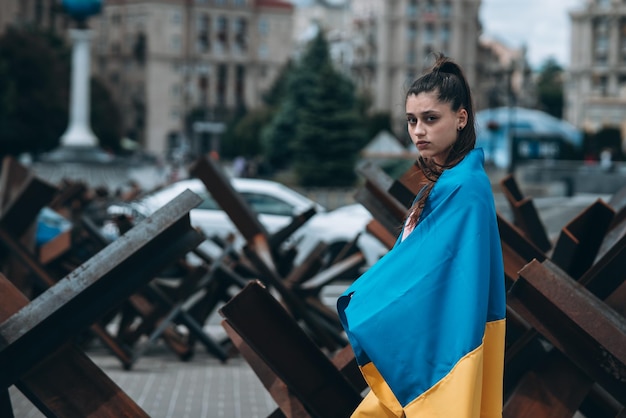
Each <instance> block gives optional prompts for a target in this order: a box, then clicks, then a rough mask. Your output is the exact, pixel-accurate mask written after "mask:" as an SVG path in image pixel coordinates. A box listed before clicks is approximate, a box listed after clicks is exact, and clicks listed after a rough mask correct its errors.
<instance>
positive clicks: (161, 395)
mask: <svg viewBox="0 0 626 418" xmlns="http://www.w3.org/2000/svg"><path fill="white" fill-rule="evenodd" d="M87 354H88V355H89V357H91V359H92V360H93V361H94V362H95V363H96V364H97V365H98V366H100V368H101V369H102V370H103V371H104V372H105V373H106V374H108V375H109V377H110V378H111V379H112V380H113V381H114V382H115V383H117V384H118V385H119V386H120V387H121V388H122V390H124V392H126V394H128V396H130V397H131V398H132V399H133V400H134V401H135V402H137V404H138V405H139V406H141V407H142V408H143V409H144V410H145V411H146V412H147V413H148V414H149V415H150V416H151V417H152V418H220V417H225V418H256V417H258V418H261V417H267V416H268V415H269V414H270V413H271V412H272V411H273V410H274V409H275V408H276V404H275V403H274V401H273V400H272V398H271V397H270V396H269V394H268V393H267V391H266V390H265V388H264V387H263V385H262V384H261V382H260V381H259V379H258V378H257V376H256V375H255V374H254V372H253V371H252V369H250V367H249V366H248V364H247V363H246V362H245V360H243V359H242V358H240V357H236V358H231V359H229V360H228V362H226V363H221V362H220V361H219V360H217V359H215V358H214V357H211V356H210V355H209V354H207V353H206V352H204V351H203V350H201V349H198V351H197V353H196V355H195V356H194V358H193V359H191V360H190V361H188V362H182V361H180V360H179V359H178V358H177V357H176V356H175V355H174V354H172V352H171V351H168V350H167V349H165V348H161V347H154V348H152V349H151V351H150V352H148V353H146V355H145V356H143V357H142V358H141V359H140V360H139V362H138V363H137V364H136V365H135V366H134V367H133V369H131V370H130V371H125V370H123V369H122V367H121V365H120V363H119V361H118V360H117V359H116V358H115V357H113V356H112V355H110V354H109V353H107V352H106V351H104V349H94V350H90V351H87ZM9 393H10V395H11V402H12V404H13V411H14V414H15V418H39V417H44V415H43V414H42V413H41V412H39V410H37V408H36V407H35V406H33V405H32V404H31V403H30V401H29V400H28V399H26V398H25V397H24V396H23V395H22V394H21V392H19V391H18V390H17V389H16V388H15V387H14V386H12V387H11V388H10V389H9Z"/></svg>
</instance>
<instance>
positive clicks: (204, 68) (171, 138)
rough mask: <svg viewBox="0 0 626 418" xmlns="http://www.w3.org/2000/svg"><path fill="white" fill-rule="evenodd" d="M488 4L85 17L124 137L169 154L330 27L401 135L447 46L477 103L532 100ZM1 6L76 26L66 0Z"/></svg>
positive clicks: (191, 0)
mask: <svg viewBox="0 0 626 418" xmlns="http://www.w3.org/2000/svg"><path fill="white" fill-rule="evenodd" d="M480 5H481V1H480V0H333V1H322V0H292V1H291V2H288V1H280V0H107V1H106V2H104V5H103V8H102V11H101V13H100V14H99V15H97V16H94V17H92V18H90V19H89V21H88V23H89V27H90V28H91V29H92V31H93V39H92V45H91V51H92V57H93V62H92V66H91V69H92V73H93V74H94V75H96V76H98V77H99V78H100V79H101V80H102V81H103V82H104V83H105V84H106V85H107V86H108V87H109V90H110V91H111V93H112V94H113V96H114V98H115V100H116V102H117V103H118V105H119V106H120V109H121V113H122V115H123V123H124V133H125V135H126V136H127V137H128V138H130V139H133V140H136V141H137V142H138V143H139V144H141V146H142V148H143V149H145V150H147V151H149V152H151V153H154V154H157V155H161V156H172V155H173V154H176V153H179V152H183V153H185V152H190V153H192V154H202V153H206V152H209V151H211V150H215V149H216V148H219V144H218V141H217V140H216V138H217V137H218V136H219V132H220V131H221V130H222V129H223V127H224V122H226V121H227V120H228V119H229V117H230V116H231V115H232V114H233V113H234V112H237V110H238V109H240V108H242V107H245V108H247V109H254V108H256V107H259V106H261V105H262V99H261V97H262V94H263V93H264V92H265V91H267V89H268V88H269V87H270V86H271V84H272V82H273V81H274V80H275V78H276V76H277V75H278V74H279V72H280V70H281V69H282V67H283V66H284V65H285V64H286V63H287V61H288V60H289V59H290V58H292V57H297V56H298V54H299V52H301V51H302V49H303V48H304V47H305V45H306V43H307V42H308V40H310V39H311V38H312V37H313V36H315V34H316V33H317V30H324V31H325V33H326V34H327V38H328V40H329V45H330V48H331V51H330V52H331V56H332V58H333V60H334V62H335V63H336V65H337V67H338V68H339V69H340V70H341V71H343V72H344V73H345V74H346V75H348V76H349V77H351V78H352V79H353V80H354V81H355V85H356V87H357V88H358V89H359V91H360V92H361V93H363V94H364V95H366V96H367V97H368V98H369V100H370V103H371V110H372V111H374V112H389V113H390V114H391V115H392V118H393V122H394V131H395V132H400V133H403V132H405V131H406V129H405V120H404V116H403V115H404V92H405V90H406V88H407V87H408V86H409V84H410V83H411V82H412V81H413V80H414V79H415V78H416V77H417V76H419V75H420V74H421V73H422V72H423V71H424V70H425V69H427V68H428V67H429V66H430V65H431V64H432V58H433V55H432V53H433V52H439V51H441V52H444V53H445V54H446V55H448V56H450V57H452V58H453V59H454V60H455V61H457V62H458V63H459V64H460V65H461V66H462V67H463V68H464V70H465V72H466V76H467V78H468V80H469V82H470V85H471V86H472V89H473V93H474V99H475V102H476V110H480V109H482V108H485V107H489V106H490V105H493V104H494V98H498V100H500V101H501V102H502V103H499V104H504V103H505V102H503V100H506V99H507V97H508V96H507V95H508V94H509V92H510V91H517V92H518V94H517V95H516V96H515V97H516V100H517V102H516V103H517V104H518V105H524V104H523V102H522V100H526V99H524V98H523V97H522V96H523V95H524V94H526V95H528V92H530V91H532V90H531V89H528V88H527V84H526V82H527V80H528V78H529V77H527V76H528V74H527V72H526V64H525V62H526V61H525V52H524V51H517V52H514V53H510V51H509V52H507V51H506V48H504V49H503V48H501V47H498V46H497V45H495V44H485V43H484V42H483V41H481V25H480V22H479V9H480ZM0 8H1V9H0V10H1V11H2V14H1V15H0V16H2V18H0V25H2V26H0V30H3V29H4V28H5V27H6V26H7V25H8V24H22V23H28V22H31V23H35V24H38V25H39V26H44V27H53V28H59V30H61V31H62V30H64V28H65V29H67V28H68V27H70V26H71V22H69V19H68V18H67V17H66V16H65V15H64V14H63V13H62V11H61V9H60V0H21V1H20V0H2V1H1V2H0ZM68 22H69V23H68ZM502 51H504V52H502ZM510 71H513V73H512V74H513V75H512V76H510V75H511V73H510ZM507 77H508V78H507ZM520 77H521V78H520ZM507 83H508V84H507ZM511 83H513V85H514V87H513V88H512V89H511V88H510V87H509V86H510V85H511ZM515 86H517V87H515ZM524 103H525V102H524ZM192 119H193V120H196V121H199V122H200V123H197V124H192V123H190V120H192Z"/></svg>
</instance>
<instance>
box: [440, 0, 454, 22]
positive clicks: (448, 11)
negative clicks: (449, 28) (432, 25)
mask: <svg viewBox="0 0 626 418" xmlns="http://www.w3.org/2000/svg"><path fill="white" fill-rule="evenodd" d="M439 9H440V10H441V17H443V18H449V17H450V16H451V15H452V5H451V4H450V2H449V1H444V2H442V3H441V5H440V6H439Z"/></svg>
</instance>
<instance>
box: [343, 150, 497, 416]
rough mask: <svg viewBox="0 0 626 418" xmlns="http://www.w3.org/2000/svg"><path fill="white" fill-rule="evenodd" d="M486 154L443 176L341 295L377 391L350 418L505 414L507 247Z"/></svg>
mask: <svg viewBox="0 0 626 418" xmlns="http://www.w3.org/2000/svg"><path fill="white" fill-rule="evenodd" d="M483 161H484V156H483V152H482V150H481V149H475V150H473V151H471V152H470V153H469V154H468V155H467V156H466V157H465V158H464V159H463V161H461V162H460V163H459V164H458V165H456V166H455V167H454V168H451V169H448V170H446V171H444V173H443V174H442V175H441V177H440V178H439V180H438V181H437V183H435V186H434V187H433V189H432V191H431V194H430V196H429V197H428V200H427V202H426V205H425V207H424V210H423V212H422V215H421V217H420V221H419V223H418V225H417V226H416V228H415V230H414V231H413V232H412V233H411V234H410V235H409V236H407V237H406V239H404V240H402V236H400V238H399V239H398V241H397V242H396V244H395V246H394V248H393V249H392V250H391V251H389V253H387V254H386V255H385V256H384V257H383V258H382V259H381V260H379V262H378V263H376V264H375V265H374V266H373V267H372V268H370V269H369V270H368V271H367V272H366V273H365V274H363V275H362V276H361V277H360V278H359V279H358V280H356V281H355V282H354V283H353V284H352V286H350V288H348V289H347V290H346V292H345V293H344V294H343V295H342V296H341V297H340V298H339V300H338V302H337V307H338V311H339V316H340V318H341V321H342V323H343V326H344V329H345V330H346V333H347V335H348V338H349V340H350V343H351V345H352V348H353V350H354V353H355V356H356V359H357V361H358V363H359V366H360V368H361V372H362V373H363V376H364V377H365V379H366V380H367V382H368V384H369V386H370V388H371V391H370V392H369V394H368V395H367V396H366V397H365V399H364V400H363V402H362V403H361V404H360V405H359V407H358V408H357V410H356V411H355V412H354V414H353V417H409V418H411V417H420V418H422V417H445V418H450V417H453V418H463V417H501V416H502V383H503V382H502V381H503V368H504V334H505V309H506V300H505V289H504V269H503V262H502V248H501V244H500V235H499V232H498V227H497V221H496V212H495V207H494V202H493V194H492V191H491V185H490V182H489V179H488V178H487V176H486V174H485V171H484V168H483Z"/></svg>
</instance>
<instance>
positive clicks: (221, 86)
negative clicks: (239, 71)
mask: <svg viewBox="0 0 626 418" xmlns="http://www.w3.org/2000/svg"><path fill="white" fill-rule="evenodd" d="M227 83H228V67H227V66H226V65H225V64H220V65H219V66H218V67H217V104H218V105H219V106H226V85H227Z"/></svg>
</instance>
